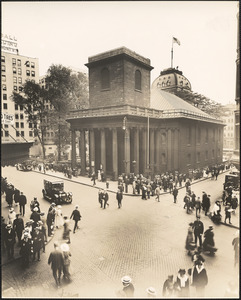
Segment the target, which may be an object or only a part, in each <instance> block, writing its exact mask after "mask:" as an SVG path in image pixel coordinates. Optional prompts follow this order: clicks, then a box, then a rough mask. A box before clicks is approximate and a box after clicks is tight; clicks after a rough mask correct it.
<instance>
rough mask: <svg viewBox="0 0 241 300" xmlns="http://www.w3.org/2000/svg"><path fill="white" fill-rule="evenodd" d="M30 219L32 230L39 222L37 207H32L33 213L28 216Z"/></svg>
mask: <svg viewBox="0 0 241 300" xmlns="http://www.w3.org/2000/svg"><path fill="white" fill-rule="evenodd" d="M30 219H31V220H33V221H34V223H33V229H34V228H35V227H36V226H37V223H38V221H40V214H39V212H38V207H37V206H36V207H34V209H33V212H32V214H31V216H30Z"/></svg>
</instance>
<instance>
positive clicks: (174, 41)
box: [172, 37, 181, 46]
mask: <svg viewBox="0 0 241 300" xmlns="http://www.w3.org/2000/svg"><path fill="white" fill-rule="evenodd" d="M172 41H173V43H177V44H178V45H179V46H180V45H181V43H180V41H179V40H178V39H177V38H175V37H172Z"/></svg>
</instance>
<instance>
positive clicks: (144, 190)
mask: <svg viewBox="0 0 241 300" xmlns="http://www.w3.org/2000/svg"><path fill="white" fill-rule="evenodd" d="M146 192H147V188H146V185H145V184H143V186H142V195H141V199H142V200H146Z"/></svg>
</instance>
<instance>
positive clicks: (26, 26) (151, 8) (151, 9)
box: [1, 1, 238, 104]
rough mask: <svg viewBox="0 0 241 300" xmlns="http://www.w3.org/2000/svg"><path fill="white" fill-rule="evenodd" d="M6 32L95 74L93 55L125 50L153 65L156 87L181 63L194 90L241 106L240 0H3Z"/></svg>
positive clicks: (43, 58)
mask: <svg viewBox="0 0 241 300" xmlns="http://www.w3.org/2000/svg"><path fill="white" fill-rule="evenodd" d="M1 5H2V33H4V34H9V35H13V36H15V37H16V38H17V41H18V48H19V54H20V55H23V56H30V57H36V58H39V67H40V75H44V74H45V73H46V71H47V69H48V67H49V66H50V65H51V64H62V65H64V66H66V67H75V68H78V69H81V70H82V71H86V72H87V71H88V69H87V68H86V67H85V65H84V64H85V63H87V62H88V57H89V56H93V55H96V54H98V53H101V52H105V51H108V50H112V49H115V48H119V47H122V46H125V47H127V48H129V49H131V50H133V51H135V52H136V53H138V54H140V55H142V56H144V57H147V58H149V59H150V60H151V65H152V66H153V67H154V69H153V70H152V71H151V82H153V81H154V80H155V78H156V77H158V76H159V74H160V71H161V70H163V69H165V68H168V67H170V66H171V47H172V37H173V36H174V37H176V38H178V39H179V41H180V42H181V45H180V46H179V45H178V44H174V46H173V48H174V50H173V51H174V60H173V66H174V67H176V66H178V67H179V70H181V71H183V75H184V76H186V77H187V78H188V79H189V80H190V82H191V85H192V90H193V91H194V92H197V93H200V94H203V95H205V96H206V97H209V98H210V99H213V100H214V101H217V102H220V103H222V104H226V103H229V102H230V103H235V78H236V64H235V61H236V58H237V54H236V48H237V17H236V15H237V12H238V1H203V2H202V1H153V2H152V1H141V2H139V1H113V2H109V1H108V2H104V1H97V2H95V1H80V2H70V1H68V2H67V1H66V2H51V1H49V2H41V1H39V2H37V1H34V2H28V1H23V2H1Z"/></svg>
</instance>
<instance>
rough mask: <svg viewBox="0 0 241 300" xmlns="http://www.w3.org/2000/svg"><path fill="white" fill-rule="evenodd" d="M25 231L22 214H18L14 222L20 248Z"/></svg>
mask: <svg viewBox="0 0 241 300" xmlns="http://www.w3.org/2000/svg"><path fill="white" fill-rule="evenodd" d="M23 229H24V221H23V219H22V218H20V214H16V219H15V220H14V221H13V230H14V232H15V234H16V235H17V237H18V245H19V246H20V243H21V238H22V233H23Z"/></svg>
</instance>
